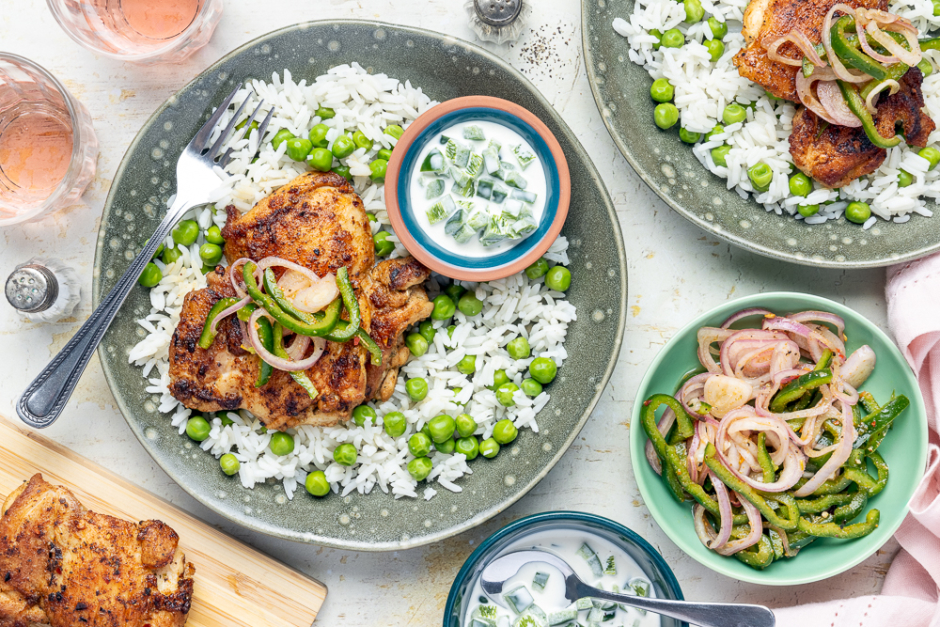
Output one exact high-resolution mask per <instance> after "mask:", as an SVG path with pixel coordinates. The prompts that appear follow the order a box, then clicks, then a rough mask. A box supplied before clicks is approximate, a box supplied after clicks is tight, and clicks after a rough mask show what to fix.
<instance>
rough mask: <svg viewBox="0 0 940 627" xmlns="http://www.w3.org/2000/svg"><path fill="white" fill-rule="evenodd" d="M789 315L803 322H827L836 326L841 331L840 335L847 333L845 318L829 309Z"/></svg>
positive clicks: (792, 318)
mask: <svg viewBox="0 0 940 627" xmlns="http://www.w3.org/2000/svg"><path fill="white" fill-rule="evenodd" d="M787 317H788V318H790V319H791V320H795V321H796V322H803V323H806V322H825V323H826V324H831V325H832V326H834V327H835V328H836V329H837V330H838V331H839V335H842V334H843V333H845V320H843V319H842V318H840V317H839V316H837V315H835V314H834V313H829V312H828V311H812V310H810V311H801V312H800V313H795V314H790V315H789V316H787Z"/></svg>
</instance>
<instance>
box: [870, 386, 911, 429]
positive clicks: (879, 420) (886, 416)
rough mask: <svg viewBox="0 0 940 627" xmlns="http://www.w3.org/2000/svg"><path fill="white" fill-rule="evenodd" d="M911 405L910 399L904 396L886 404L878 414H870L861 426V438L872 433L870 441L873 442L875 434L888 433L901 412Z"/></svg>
mask: <svg viewBox="0 0 940 627" xmlns="http://www.w3.org/2000/svg"><path fill="white" fill-rule="evenodd" d="M910 404H911V401H910V399H908V398H907V397H906V396H904V395H903V394H902V395H901V396H898V397H897V398H895V399H893V400H892V401H890V402H889V403H886V404H885V406H884V407H882V408H880V409H879V410H878V411H877V412H875V413H872V414H868V415H867V416H865V418H864V419H862V424H861V425H859V436H862V435H865V434H866V433H871V434H872V436H871V438H870V439H869V441H871V440H872V439H874V437H875V434H878V433H879V432H882V431H887V430H888V428H890V427H891V423H893V422H894V420H895V418H897V417H898V416H899V415H901V412H903V411H904V410H905V409H907V408H908V407H909V406H910Z"/></svg>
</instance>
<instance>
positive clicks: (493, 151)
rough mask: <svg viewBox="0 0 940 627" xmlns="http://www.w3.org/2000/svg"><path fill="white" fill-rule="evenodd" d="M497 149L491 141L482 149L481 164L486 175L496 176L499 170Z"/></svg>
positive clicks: (497, 145)
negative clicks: (483, 165)
mask: <svg viewBox="0 0 940 627" xmlns="http://www.w3.org/2000/svg"><path fill="white" fill-rule="evenodd" d="M499 148H500V146H499V144H498V143H497V142H495V141H493V140H492V139H491V140H490V143H489V145H487V147H486V148H484V149H483V162H484V164H485V165H486V172H487V173H488V174H496V171H497V170H499Z"/></svg>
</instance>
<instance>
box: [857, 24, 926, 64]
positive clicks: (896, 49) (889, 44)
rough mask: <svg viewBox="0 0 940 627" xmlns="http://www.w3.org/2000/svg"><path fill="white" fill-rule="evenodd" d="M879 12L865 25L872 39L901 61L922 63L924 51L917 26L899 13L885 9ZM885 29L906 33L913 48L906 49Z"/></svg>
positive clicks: (906, 37) (905, 35)
mask: <svg viewBox="0 0 940 627" xmlns="http://www.w3.org/2000/svg"><path fill="white" fill-rule="evenodd" d="M873 13H875V11H869V12H868V14H869V15H872V14H873ZM877 13H879V14H880V15H878V16H876V17H875V19H874V20H872V21H870V22H868V25H867V26H866V27H865V30H866V31H867V32H868V34H869V35H871V36H872V39H874V40H875V41H877V42H878V43H879V44H881V45H882V46H884V48H885V49H886V50H887V51H888V52H890V53H891V54H892V55H894V56H895V57H896V58H897V59H898V60H900V61H901V63H904V64H906V65H910V66H912V67H913V66H915V65H917V64H918V63H920V60H921V58H922V57H923V53H922V52H921V49H920V42H919V41H917V27H915V26H914V25H913V24H912V23H911V22H910V21H909V20H907V19H905V18H903V17H900V16H898V15H894V14H892V13H887V12H885V11H877ZM879 26H880V28H879ZM885 31H888V32H894V33H900V34H902V35H904V38H905V39H906V40H907V43H908V45H909V46H910V47H911V49H910V50H908V49H906V48H905V47H904V46H902V45H901V44H899V43H898V42H896V41H895V40H894V39H893V38H892V37H891V36H890V35H888V32H885Z"/></svg>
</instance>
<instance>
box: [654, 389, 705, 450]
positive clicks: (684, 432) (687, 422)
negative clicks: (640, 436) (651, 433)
mask: <svg viewBox="0 0 940 627" xmlns="http://www.w3.org/2000/svg"><path fill="white" fill-rule="evenodd" d="M663 404H665V405H668V406H669V409H671V410H672V411H673V412H674V413H675V414H676V434H677V437H678V438H679V439H681V440H688V439H689V438H691V437H692V436H693V435H695V427H694V426H692V419H691V418H689V415H688V414H687V413H685V409H683V408H682V404H681V403H679V401H677V400H676V399H675V398H673V397H671V396H668V395H666V394H653V395H652V396H650V397H649V398H648V399H647V400H646V402H645V403H643V405H644V406H645V407H646V408H645V409H644V411H645V412H646V413H648V414H650V415H653V414H655V413H656V410H657V409H659V406H660V405H663ZM653 422H655V417H654V420H653ZM656 432H657V433H659V429H656ZM663 443H664V444H665V440H663ZM653 445H654V446H655V443H654V444H653Z"/></svg>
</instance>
